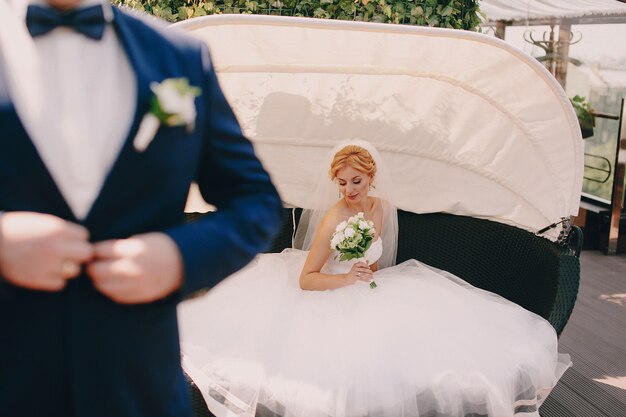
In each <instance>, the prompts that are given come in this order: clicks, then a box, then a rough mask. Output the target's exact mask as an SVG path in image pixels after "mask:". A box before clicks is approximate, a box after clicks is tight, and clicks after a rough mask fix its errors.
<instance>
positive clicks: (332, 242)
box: [330, 235, 341, 249]
mask: <svg viewBox="0 0 626 417" xmlns="http://www.w3.org/2000/svg"><path fill="white" fill-rule="evenodd" d="M339 242H341V239H340V238H339V236H338V235H334V236H333V238H332V239H331V240H330V248H331V249H335V248H336V247H337V245H338V244H339Z"/></svg>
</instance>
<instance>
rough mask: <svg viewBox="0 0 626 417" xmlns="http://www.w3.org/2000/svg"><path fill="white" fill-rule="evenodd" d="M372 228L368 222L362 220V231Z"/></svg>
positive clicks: (360, 223)
mask: <svg viewBox="0 0 626 417" xmlns="http://www.w3.org/2000/svg"><path fill="white" fill-rule="evenodd" d="M369 228H370V225H369V224H367V222H366V221H365V220H360V221H359V229H361V230H367V229H369Z"/></svg>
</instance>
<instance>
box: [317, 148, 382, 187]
mask: <svg viewBox="0 0 626 417" xmlns="http://www.w3.org/2000/svg"><path fill="white" fill-rule="evenodd" d="M347 166H349V167H351V168H354V169H356V170H357V171H361V172H363V173H365V174H368V175H369V176H371V177H372V178H374V175H375V174H376V162H374V158H372V155H370V153H369V152H368V151H367V149H365V148H361V147H360V146H357V145H348V146H345V147H343V148H342V149H341V150H339V152H337V153H336V154H335V156H334V157H333V161H332V162H331V163H330V171H329V174H330V179H331V180H334V179H335V178H337V173H338V172H339V171H340V170H342V169H343V168H345V167H347Z"/></svg>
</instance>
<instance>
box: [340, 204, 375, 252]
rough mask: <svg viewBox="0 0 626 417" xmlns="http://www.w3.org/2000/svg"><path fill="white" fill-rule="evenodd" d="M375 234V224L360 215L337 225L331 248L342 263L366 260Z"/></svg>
mask: <svg viewBox="0 0 626 417" xmlns="http://www.w3.org/2000/svg"><path fill="white" fill-rule="evenodd" d="M375 233H376V229H374V223H373V222H372V221H371V220H365V218H364V217H363V213H358V214H357V215H356V216H352V217H350V218H349V219H348V220H346V221H343V222H341V223H339V224H338V225H337V228H336V229H335V233H334V234H333V236H332V238H331V240H330V248H331V249H334V250H336V251H337V252H338V256H339V260H340V261H349V260H350V259H359V258H365V252H366V251H367V250H368V249H369V248H370V246H372V240H373V239H374V234H375Z"/></svg>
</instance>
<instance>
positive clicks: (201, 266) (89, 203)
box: [0, 0, 281, 417]
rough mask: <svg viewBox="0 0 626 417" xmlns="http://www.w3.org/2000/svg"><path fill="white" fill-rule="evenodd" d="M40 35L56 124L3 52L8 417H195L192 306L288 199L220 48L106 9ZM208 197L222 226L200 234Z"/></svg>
mask: <svg viewBox="0 0 626 417" xmlns="http://www.w3.org/2000/svg"><path fill="white" fill-rule="evenodd" d="M5 1H7V0H0V2H5ZM26 21H27V23H28V30H29V32H30V34H31V35H32V37H33V39H32V41H33V42H34V50H35V51H36V52H37V54H38V56H39V58H40V59H41V65H42V68H44V69H45V71H43V72H42V74H41V76H42V79H41V85H42V91H41V97H42V98H41V99H42V100H43V103H42V104H43V105H42V108H43V109H44V110H45V111H44V112H42V113H41V114H40V115H38V117H26V116H29V115H28V111H29V109H32V108H29V107H28V106H20V105H16V103H17V102H19V103H22V101H20V100H18V99H21V96H20V95H19V92H20V91H24V90H19V89H18V88H17V87H16V85H14V84H12V78H11V77H14V76H16V74H17V75H19V71H18V72H16V71H15V68H16V65H17V68H18V70H19V62H17V64H16V62H15V61H12V62H10V54H9V53H8V52H10V51H8V50H7V49H6V45H7V43H6V42H5V43H1V42H0V149H1V151H0V212H1V213H0V415H3V416H4V415H6V416H21V417H22V416H33V417H35V416H36V417H41V416H46V417H100V416H102V417H125V416H129V417H130V416H133V417H135V416H136V417H139V416H141V417H160V416H163V417H165V416H168V417H170V416H171V417H185V416H190V415H191V411H190V405H189V394H188V392H187V384H186V382H185V379H184V377H183V373H182V371H181V369H180V356H179V342H178V333H177V322H176V304H177V303H178V302H179V301H180V300H181V299H182V298H183V297H185V296H188V295H189V294H192V293H193V292H194V291H196V290H199V289H201V288H204V287H208V286H211V285H214V284H216V283H217V282H219V281H220V280H221V279H223V278H224V277H226V276H227V275H229V274H231V273H232V272H234V271H236V270H237V269H239V268H241V267H242V266H244V265H245V264H246V263H247V262H249V261H250V260H251V258H252V257H253V256H254V255H255V254H256V253H257V252H258V251H261V250H263V249H264V248H266V247H267V246H268V243H269V240H270V239H271V237H272V235H273V234H274V232H275V230H276V229H277V227H278V224H279V212H280V207H281V204H280V200H279V198H278V195H277V193H276V190H275V189H274V187H273V185H272V184H271V182H270V179H269V176H268V174H267V173H266V172H265V171H264V169H263V167H262V165H261V163H260V162H259V160H258V159H257V158H256V156H255V154H254V151H253V148H252V145H251V144H250V143H249V142H248V141H247V140H246V139H245V138H244V137H243V135H242V133H241V131H240V128H239V126H238V124H237V121H236V119H235V117H234V115H233V113H232V111H231V109H230V107H229V106H228V104H227V103H226V100H225V99H224V96H223V95H222V92H221V90H220V88H219V86H218V83H217V79H216V76H215V72H214V71H213V68H212V66H211V62H210V59H209V56H208V52H207V50H206V48H205V47H204V46H203V45H201V44H200V43H198V42H196V41H194V40H191V39H188V38H185V37H183V36H181V35H178V34H175V33H174V31H170V30H163V29H161V28H155V27H153V25H152V24H146V23H144V22H142V21H140V20H138V19H136V18H134V17H131V16H129V15H127V14H125V13H123V12H121V11H120V10H118V9H116V8H113V7H111V6H110V5H109V4H108V3H107V2H106V1H104V0H84V1H81V0H47V1H45V2H44V0H32V3H31V6H30V7H29V9H28V15H27V18H26ZM5 28H6V26H5ZM2 29H3V28H1V27H0V31H1V30H2ZM24 33H25V34H26V32H24ZM0 38H1V37H0ZM5 39H7V38H5ZM28 39H29V42H30V38H28ZM0 40H1V39H0ZM31 44H32V42H31ZM3 45H4V47H5V50H4V51H3V50H2V47H3ZM13 56H15V55H13ZM11 65H13V66H12V67H11ZM9 68H12V71H9V70H8V69H9ZM24 70H26V69H24ZM157 92H159V93H158V94H157ZM152 110H154V112H152V113H151V111H152ZM164 114H167V116H168V117H165V116H164ZM26 120H28V122H26ZM33 121H38V122H37V123H34V122H33ZM192 181H196V182H197V183H198V184H199V187H200V190H201V191H202V194H203V196H204V198H205V199H206V200H207V201H208V202H210V203H212V204H213V205H215V206H216V208H217V211H216V213H214V214H211V215H208V216H205V217H204V218H202V219H201V220H199V221H197V222H195V223H190V224H184V223H183V208H184V206H185V200H186V196H187V191H188V189H189V185H190V183H191V182H192ZM212 319H215V318H212V317H206V320H212Z"/></svg>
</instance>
